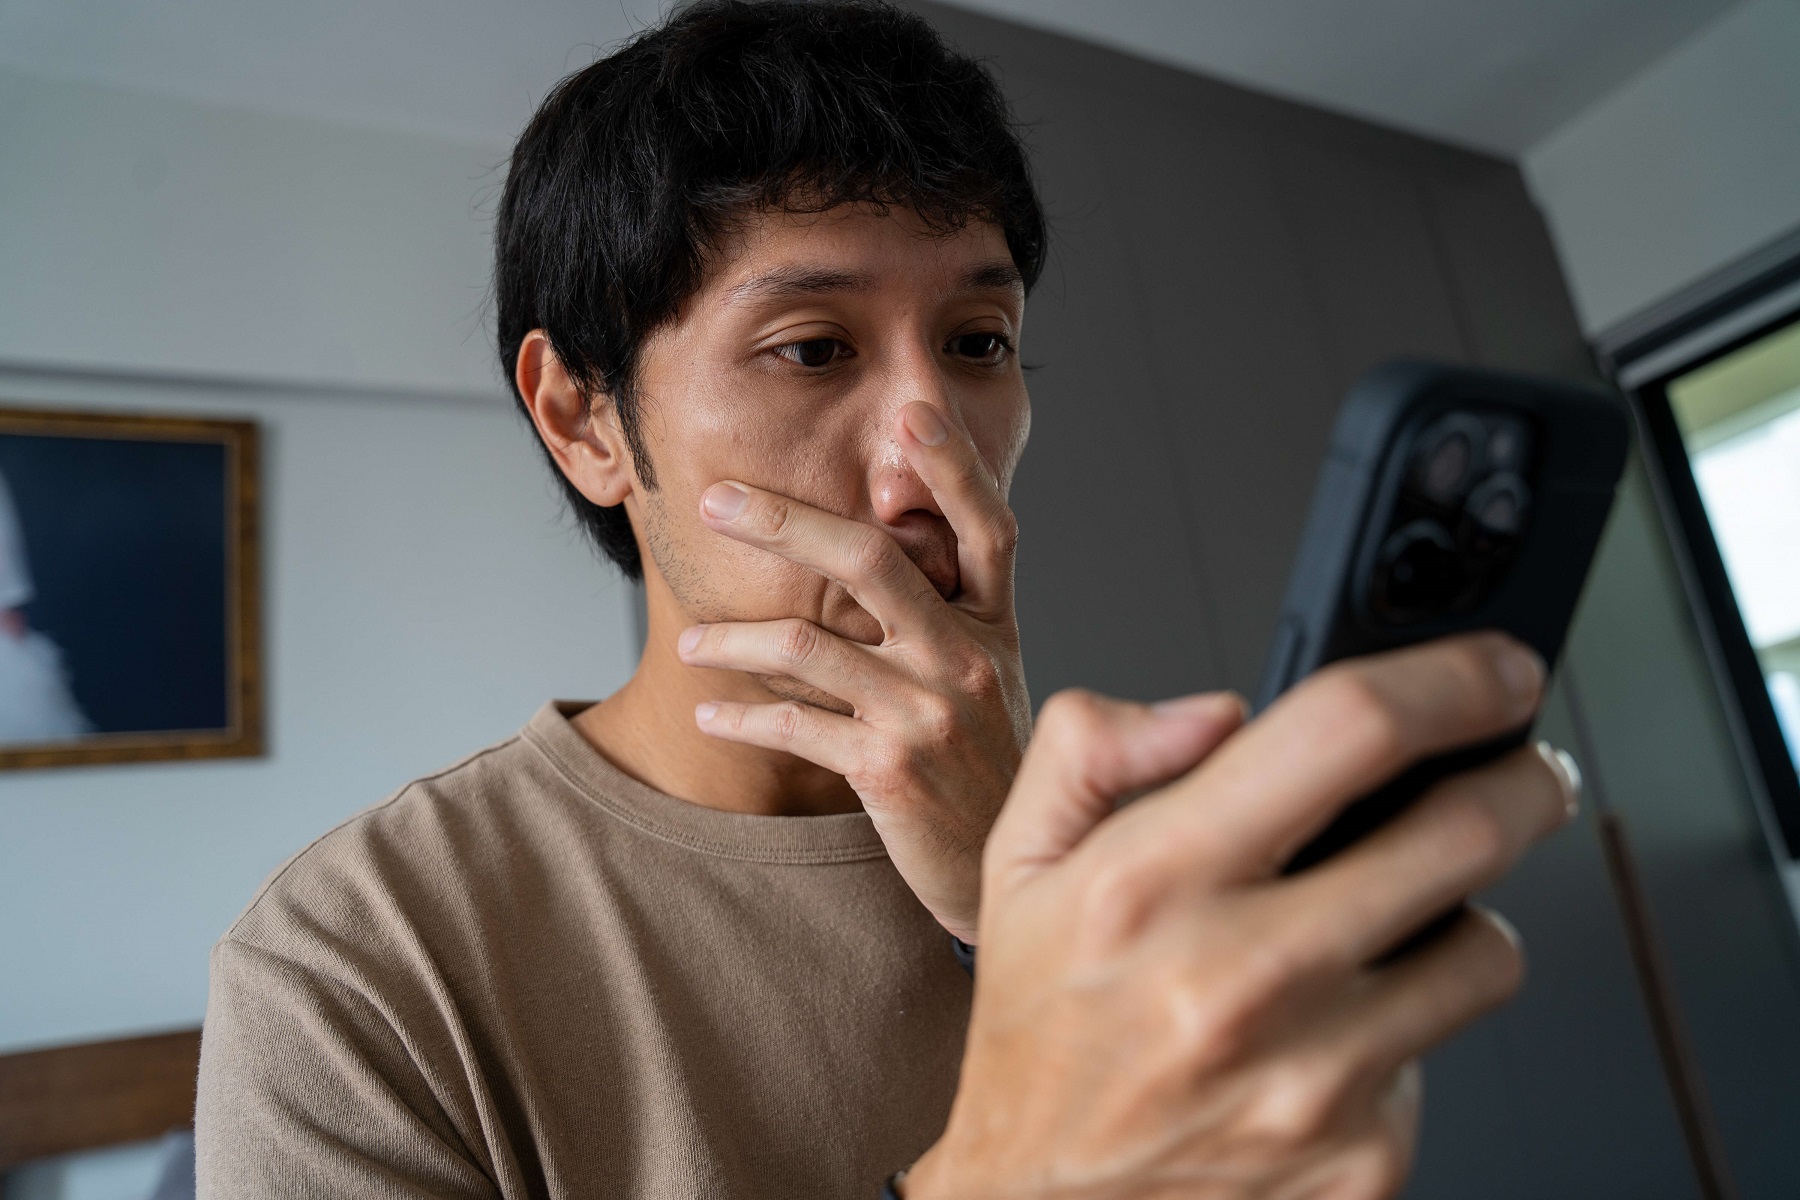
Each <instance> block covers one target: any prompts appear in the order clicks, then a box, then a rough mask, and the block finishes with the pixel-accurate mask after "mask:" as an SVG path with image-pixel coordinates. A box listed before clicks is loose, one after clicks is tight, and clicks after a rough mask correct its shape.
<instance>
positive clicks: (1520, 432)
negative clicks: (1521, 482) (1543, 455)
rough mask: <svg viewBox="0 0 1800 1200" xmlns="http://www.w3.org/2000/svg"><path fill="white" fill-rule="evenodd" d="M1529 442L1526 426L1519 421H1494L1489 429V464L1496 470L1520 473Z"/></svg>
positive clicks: (1523, 465)
mask: <svg viewBox="0 0 1800 1200" xmlns="http://www.w3.org/2000/svg"><path fill="white" fill-rule="evenodd" d="M1528 444H1529V440H1528V439H1527V437H1526V436H1525V427H1524V426H1523V425H1521V424H1520V423H1519V422H1517V421H1505V420H1502V421H1496V422H1494V423H1493V424H1492V425H1491V426H1490V427H1489V429H1488V437H1487V465H1488V466H1489V468H1491V469H1492V470H1495V471H1511V472H1513V473H1515V474H1517V473H1519V472H1520V471H1522V470H1523V469H1524V467H1525V451H1526V449H1527V446H1528Z"/></svg>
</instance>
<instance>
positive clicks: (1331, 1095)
mask: <svg viewBox="0 0 1800 1200" xmlns="http://www.w3.org/2000/svg"><path fill="white" fill-rule="evenodd" d="M1349 1075H1350V1072H1349V1071H1348V1070H1346V1069H1345V1067H1344V1066H1343V1065H1341V1064H1339V1063H1337V1062H1335V1061H1332V1060H1331V1059H1329V1058H1327V1057H1324V1056H1314V1057H1311V1058H1299V1057H1293V1058H1286V1059H1282V1060H1279V1061H1277V1062H1275V1063H1272V1064H1270V1066H1269V1067H1268V1068H1266V1069H1265V1071H1264V1072H1263V1077H1262V1081H1261V1087H1260V1089H1259V1092H1258V1096H1257V1100H1256V1102H1255V1105H1254V1107H1253V1109H1252V1116H1251V1122H1252V1125H1253V1127H1254V1128H1255V1130H1256V1132H1257V1133H1258V1134H1260V1135H1261V1136H1262V1137H1264V1138H1268V1139H1269V1140H1271V1141H1273V1142H1275V1143H1277V1144H1279V1145H1284V1146H1289V1147H1301V1146H1307V1145H1311V1144H1313V1143H1315V1142H1319V1141H1322V1140H1324V1139H1325V1138H1327V1137H1328V1136H1329V1135H1330V1134H1331V1132H1332V1130H1333V1129H1334V1127H1335V1126H1336V1125H1337V1124H1338V1119H1339V1114H1340V1112H1341V1111H1342V1108H1343V1103H1344V1099H1345V1095H1346V1093H1347V1092H1348V1091H1349V1087H1350V1080H1349Z"/></svg>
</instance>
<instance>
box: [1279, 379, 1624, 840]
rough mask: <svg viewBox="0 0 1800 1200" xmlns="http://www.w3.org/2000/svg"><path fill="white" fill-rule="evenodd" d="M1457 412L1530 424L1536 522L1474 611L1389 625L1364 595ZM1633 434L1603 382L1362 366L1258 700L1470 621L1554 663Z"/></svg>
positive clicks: (1424, 771)
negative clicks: (1408, 495) (1420, 442)
mask: <svg viewBox="0 0 1800 1200" xmlns="http://www.w3.org/2000/svg"><path fill="white" fill-rule="evenodd" d="M1454 413H1475V414H1487V415H1492V416H1497V418H1498V419H1502V420H1504V419H1509V418H1510V419H1516V420H1519V421H1522V422H1524V423H1525V425H1526V426H1528V427H1529V430H1530V433H1531V437H1532V442H1533V444H1532V449H1531V454H1532V461H1531V463H1530V464H1529V467H1528V468H1526V470H1525V471H1524V472H1522V474H1523V477H1524V478H1525V480H1526V481H1527V483H1528V484H1529V492H1528V495H1530V496H1531V501H1530V509H1529V514H1530V515H1529V519H1528V521H1527V522H1526V524H1525V526H1524V529H1523V531H1522V534H1521V535H1520V537H1519V539H1518V542H1517V547H1516V549H1515V550H1514V551H1513V552H1512V557H1511V559H1510V561H1508V562H1507V563H1506V564H1505V566H1504V567H1503V568H1501V569H1500V570H1499V572H1498V574H1497V575H1495V576H1494V577H1493V578H1491V579H1490V580H1489V581H1488V583H1487V585H1486V587H1485V589H1484V591H1483V593H1482V594H1481V595H1480V597H1479V599H1478V600H1476V601H1474V602H1473V604H1472V607H1468V608H1466V609H1465V610H1464V611H1460V612H1456V613H1446V614H1442V615H1438V616H1434V617H1428V618H1425V619H1421V620H1417V621H1415V622H1413V623H1410V624H1404V625H1396V624H1393V623H1391V622H1389V621H1384V620H1382V619H1381V618H1380V617H1378V616H1377V615H1376V614H1375V613H1374V612H1373V611H1372V609H1371V605H1370V603H1369V602H1368V601H1367V599H1366V590H1367V589H1366V588H1365V583H1366V581H1367V580H1368V579H1369V578H1370V575H1371V572H1372V571H1373V570H1374V569H1375V562H1376V556H1377V554H1378V553H1380V552H1381V551H1382V543H1383V539H1384V538H1387V537H1390V536H1392V532H1391V531H1390V529H1389V521H1390V517H1391V516H1393V514H1395V513H1396V511H1397V509H1396V505H1397V504H1398V503H1400V501H1399V496H1400V493H1401V489H1402V485H1403V483H1405V482H1406V479H1407V472H1408V470H1409V468H1412V467H1414V466H1415V465H1416V464H1414V462H1413V460H1412V459H1411V452H1412V449H1413V443H1414V440H1415V439H1416V438H1418V436H1419V435H1420V434H1421V433H1422V432H1423V431H1425V430H1426V429H1427V428H1428V427H1431V426H1432V424H1433V422H1437V421H1439V420H1440V419H1443V418H1446V417H1448V416H1449V415H1450V414H1454ZM1629 443H1630V422H1629V418H1628V415H1627V410H1626V408H1625V405H1624V402H1623V400H1622V399H1621V398H1619V397H1618V396H1617V395H1615V394H1613V393H1610V392H1606V391H1601V390H1599V389H1597V388H1589V387H1582V386H1578V385H1574V384H1569V383H1561V382H1554V381H1549V380H1540V379H1533V378H1529V377H1525V376H1520V375H1512V374H1505V373H1500V372H1494V371H1487V370H1477V369H1473V368H1467V367H1452V366H1443V365H1438V364H1433V363H1425V362H1410V361H1409V362H1395V363H1390V364H1387V365H1385V366H1382V367H1378V368H1376V369H1375V370H1373V371H1371V372H1369V373H1368V374H1367V375H1365V376H1363V377H1362V378H1361V379H1360V380H1358V381H1357V382H1356V384H1355V385H1354V386H1353V387H1352V388H1351V390H1350V392H1349V393H1348V395H1346V397H1345V398H1344V402H1343V405H1342V407H1341V408H1340V409H1339V412H1338V419H1337V424H1336V426H1335V427H1334V429H1333V432H1332V436H1331V444H1330V448H1329V450H1328V452H1327V454H1326V458H1325V463H1324V466H1323V467H1322V469H1321V471H1320V474H1319V481H1318V485H1317V488H1316V489H1315V491H1314V494H1313V502H1312V511H1311V514H1310V516H1309V517H1308V519H1307V523H1306V530H1305V533H1304V534H1303V535H1302V537H1301V541H1300V549H1299V551H1298V553H1297V555H1296V557H1295V561H1294V567H1293V572H1292V574H1291V575H1290V577H1289V582H1288V589H1287V594H1286V598H1285V599H1284V601H1283V603H1282V608H1281V616H1280V619H1279V622H1278V623H1277V626H1276V635H1275V639H1274V644H1273V647H1272V649H1271V652H1270V655H1269V660H1268V665H1267V667H1266V669H1265V672H1264V676H1263V681H1262V686H1261V688H1260V689H1259V692H1258V696H1257V705H1256V707H1257V708H1258V710H1260V709H1262V708H1263V707H1265V706H1267V705H1268V704H1269V703H1271V702H1272V701H1273V700H1274V699H1275V698H1276V697H1277V696H1279V695H1280V694H1281V693H1282V692H1284V691H1286V690H1287V689H1288V688H1289V687H1291V686H1293V685H1294V684H1295V683H1297V682H1298V681H1299V680H1301V679H1303V678H1305V677H1306V676H1307V675H1308V674H1310V673H1311V672H1313V671H1315V670H1317V669H1318V668H1320V667H1322V666H1324V665H1325V664H1327V663H1330V662H1334V661H1336V660H1338V659H1341V658H1348V657H1351V656H1354V655H1360V654H1370V653H1374V652H1377V651H1381V650H1388V649H1392V648H1395V647H1398V646H1404V645H1409V644H1412V643H1415V642H1420V641H1425V640H1428V639H1430V638H1436V637H1442V636H1444V635H1446V634H1452V633H1459V632H1466V631H1472V630H1477V629H1498V630H1503V631H1505V632H1507V633H1510V634H1511V635H1512V636H1514V637H1516V638H1518V639H1519V640H1520V641H1523V642H1525V643H1526V644H1527V645H1530V646H1531V647H1533V648H1534V649H1536V650H1537V652H1538V653H1539V654H1541V655H1542V656H1543V658H1544V661H1545V663H1547V664H1550V665H1552V666H1554V665H1555V663H1556V661H1557V657H1558V655H1559V654H1560V653H1561V651H1562V646H1563V641H1564V638H1565V637H1566V635H1567V633H1568V627H1569V621H1570V619H1571V618H1572V616H1573V614H1574V609H1575V603H1576V600H1577V599H1578V598H1579V596H1580V593H1581V589H1582V586H1583V584H1584V583H1585V581H1586V579H1587V574H1588V567H1589V564H1590V562H1591V561H1592V559H1593V555H1594V550H1595V547H1596V545H1597V543H1598V542H1599V539H1600V533H1601V530H1602V528H1603V527H1604V526H1605V523H1606V517H1607V514H1608V512H1609V511H1610V509H1611V507H1612V502H1613V495H1614V493H1615V491H1616V490H1617V488H1618V482H1619V477H1620V474H1621V472H1622V471H1623V469H1624V464H1625V455H1626V451H1627V448H1628V446H1629ZM1528 732H1529V731H1528V730H1527V729H1521V730H1519V731H1517V733H1515V734H1513V735H1511V736H1508V737H1506V738H1503V739H1500V740H1498V741H1495V742H1491V743H1487V744H1484V745H1480V746H1474V747H1470V748H1468V749H1466V750H1462V751H1458V752H1455V753H1453V754H1449V755H1445V756H1442V757H1440V758H1437V759H1433V760H1430V761H1428V762H1424V763H1421V764H1418V765H1417V766H1415V767H1414V768H1413V769H1411V770H1410V771H1408V772H1407V773H1406V774H1404V775H1403V776H1401V777H1400V778H1398V779H1396V780H1394V781H1393V782H1391V783H1389V784H1388V785H1386V786H1385V787H1383V788H1381V789H1380V790H1379V791H1377V792H1375V793H1374V794H1372V795H1370V796H1368V797H1366V798H1364V799H1362V800H1360V801H1358V802H1357V803H1355V804H1353V805H1351V806H1350V807H1349V808H1348V809H1346V810H1345V811H1344V812H1343V813H1342V814H1341V815H1340V816H1339V817H1338V819H1337V820H1336V821H1335V822H1334V823H1333V824H1332V825H1331V826H1330V827H1328V828H1327V829H1326V830H1325V831H1324V832H1323V833H1322V834H1320V835H1319V837H1318V838H1316V839H1315V840H1314V841H1313V842H1311V843H1310V844H1308V845H1307V846H1306V847H1305V848H1304V849H1302V850H1301V851H1300V853H1299V854H1298V855H1296V856H1295V858H1294V859H1293V861H1292V862H1291V863H1290V864H1289V867H1288V869H1289V870H1290V871H1292V870H1299V869H1301V868H1303V867H1305V866H1308V865H1310V864H1312V863H1315V862H1318V861H1319V860H1321V859H1323V858H1326V857H1328V856H1330V855H1331V854H1333V853H1335V852H1337V851H1338V850H1339V849H1341V848H1343V847H1344V846H1346V845H1348V844H1349V843H1351V842H1353V841H1355V840H1356V839H1357V838H1359V837H1361V836H1363V835H1364V834H1365V833H1367V832H1368V831H1369V830H1371V829H1373V828H1374V827H1376V826H1377V825H1379V824H1381V823H1382V822H1384V821H1386V820H1388V819H1389V818H1390V817H1392V816H1393V815H1394V814H1395V813H1397V812H1398V811H1400V810H1401V809H1402V808H1404V807H1405V806H1406V805H1407V804H1409V803H1410V802H1411V801H1412V800H1413V799H1414V798H1416V797H1417V796H1418V795H1419V793H1420V792H1422V791H1423V790H1424V789H1425V788H1427V787H1429V786H1430V785H1431V784H1432V783H1433V782H1435V781H1436V780H1437V779H1440V778H1442V777H1443V776H1445V775H1448V774H1450V773H1452V772H1454V771H1458V770H1464V769H1467V768H1468V767H1471V766H1474V765H1476V764H1478V763H1480V762H1483V761H1486V760H1488V759H1490V758H1493V757H1495V756H1497V755H1499V754H1501V753H1504V752H1505V751H1507V750H1510V749H1512V748H1514V747H1516V746H1519V745H1521V744H1523V742H1524V740H1525V738H1526V737H1527V735H1528Z"/></svg>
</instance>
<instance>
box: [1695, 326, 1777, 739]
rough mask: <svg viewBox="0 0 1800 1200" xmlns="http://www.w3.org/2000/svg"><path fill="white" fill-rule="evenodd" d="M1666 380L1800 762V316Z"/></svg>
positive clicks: (1729, 570) (1754, 643) (1739, 598)
mask: <svg viewBox="0 0 1800 1200" xmlns="http://www.w3.org/2000/svg"><path fill="white" fill-rule="evenodd" d="M1666 388H1667V392H1668V399H1669V407H1670V409H1671V410H1672V411H1673V414H1674V417H1675V422H1676V424H1677V426H1678V427H1679V428H1680V430H1681V436H1682V441H1683V443H1684V444H1685V446H1686V448H1687V453H1688V461H1689V463H1690V464H1691V466H1692V469H1693V472H1694V482H1695V484H1696V485H1697V486H1698V488H1699V491H1700V502H1701V504H1702V505H1703V506H1704V507H1705V509H1706V516H1707V520H1708V522H1709V523H1710V524H1711V525H1712V529H1713V536H1714V537H1715V538H1716V539H1717V540H1718V544H1719V555H1720V557H1721V558H1722V559H1723V560H1724V565H1725V574H1726V575H1727V577H1728V578H1729V579H1730V581H1731V590H1732V592H1733V594H1734V595H1735V596H1736V597H1737V603H1738V607H1739V609H1740V610H1741V611H1742V612H1743V618H1744V627H1745V632H1746V634H1747V635H1748V637H1749V639H1750V646H1751V648H1752V649H1753V650H1754V651H1755V652H1756V657H1757V660H1758V663H1759V665H1760V666H1761V668H1762V672H1763V678H1764V681H1765V683H1766V686H1767V687H1768V689H1769V697H1770V700H1771V701H1772V702H1773V704H1774V706H1775V716H1776V719H1777V722H1778V723H1779V724H1780V726H1781V730H1782V735H1783V739H1784V740H1785V742H1786V743H1787V748H1788V751H1789V753H1790V754H1791V755H1792V756H1793V757H1794V759H1795V761H1796V762H1800V322H1795V323H1794V324H1790V325H1787V326H1786V327H1784V328H1782V329H1779V330H1777V331H1776V332H1774V333H1771V334H1767V335H1765V336H1763V337H1761V338H1758V339H1756V340H1755V341H1753V342H1751V343H1750V344H1749V345H1747V346H1744V347H1742V348H1740V349H1738V350H1735V351H1733V352H1732V353H1730V354H1727V355H1725V356H1724V357H1722V358H1719V359H1717V360H1715V361H1713V362H1711V363H1708V364H1707V365H1705V366H1703V367H1699V368H1697V369H1695V370H1692V371H1689V372H1687V373H1686V374H1683V375H1680V376H1677V377H1676V378H1674V379H1671V380H1670V381H1669V382H1668V384H1667V385H1666Z"/></svg>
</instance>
